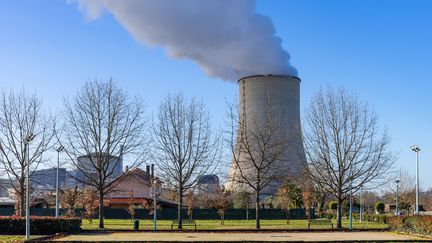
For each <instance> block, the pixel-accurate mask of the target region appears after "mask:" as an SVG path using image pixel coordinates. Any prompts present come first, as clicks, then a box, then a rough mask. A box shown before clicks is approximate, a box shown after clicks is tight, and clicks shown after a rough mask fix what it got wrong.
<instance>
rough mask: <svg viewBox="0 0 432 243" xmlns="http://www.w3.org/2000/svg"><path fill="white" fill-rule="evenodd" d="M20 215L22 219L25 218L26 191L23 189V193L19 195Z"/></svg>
mask: <svg viewBox="0 0 432 243" xmlns="http://www.w3.org/2000/svg"><path fill="white" fill-rule="evenodd" d="M19 201H20V202H19V207H20V208H19V214H20V216H21V217H24V216H25V205H24V204H25V203H24V201H25V189H24V188H21V192H20V193H19Z"/></svg>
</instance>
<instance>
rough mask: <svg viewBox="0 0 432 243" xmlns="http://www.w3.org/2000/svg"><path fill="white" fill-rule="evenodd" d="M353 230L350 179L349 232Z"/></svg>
mask: <svg viewBox="0 0 432 243" xmlns="http://www.w3.org/2000/svg"><path fill="white" fill-rule="evenodd" d="M352 229H353V217H352V177H351V178H350V185H349V230H352Z"/></svg>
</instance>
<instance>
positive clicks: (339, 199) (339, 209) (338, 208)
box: [336, 195, 342, 229]
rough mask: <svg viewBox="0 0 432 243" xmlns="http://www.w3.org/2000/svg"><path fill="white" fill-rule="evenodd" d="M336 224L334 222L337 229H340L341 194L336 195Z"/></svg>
mask: <svg viewBox="0 0 432 243" xmlns="http://www.w3.org/2000/svg"><path fill="white" fill-rule="evenodd" d="M336 218H337V224H336V228H338V229H342V196H341V195H339V196H338V197H337V215H336Z"/></svg>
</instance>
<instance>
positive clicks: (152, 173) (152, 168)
mask: <svg viewBox="0 0 432 243" xmlns="http://www.w3.org/2000/svg"><path fill="white" fill-rule="evenodd" d="M151 178H154V164H152V165H151Z"/></svg>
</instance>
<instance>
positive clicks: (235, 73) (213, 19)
mask: <svg viewBox="0 0 432 243" xmlns="http://www.w3.org/2000/svg"><path fill="white" fill-rule="evenodd" d="M72 1H74V2H77V3H78V8H79V9H80V10H82V11H84V12H85V13H86V15H87V17H88V18H89V19H90V20H94V19H97V18H98V17H99V16H100V15H101V14H102V13H103V12H104V11H108V12H110V13H112V14H113V15H114V17H115V18H116V19H117V20H118V21H119V22H120V23H121V24H122V25H123V26H124V27H125V28H126V29H127V30H128V31H129V33H130V34H131V35H132V36H133V37H134V38H135V39H136V40H138V41H139V42H140V43H143V44H146V45H150V46H161V47H163V48H165V50H166V51H167V53H168V55H169V56H171V57H174V58H188V59H192V60H193V61H195V62H196V63H197V64H198V65H199V66H200V67H201V68H202V69H203V70H204V71H205V72H206V73H207V74H208V75H209V76H212V77H219V78H222V79H224V80H231V81H234V80H237V79H238V78H240V77H244V76H249V75H256V74H283V75H293V76H297V70H296V69H295V68H294V67H293V66H291V65H290V62H289V61H290V56H289V54H288V53H287V52H286V51H285V50H284V49H283V48H282V46H281V43H282V40H281V39H280V38H279V37H277V36H276V35H275V28H274V26H273V23H272V22H271V20H270V18H269V17H267V16H264V15H261V14H258V13H256V12H255V1H253V0H72Z"/></svg>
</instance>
